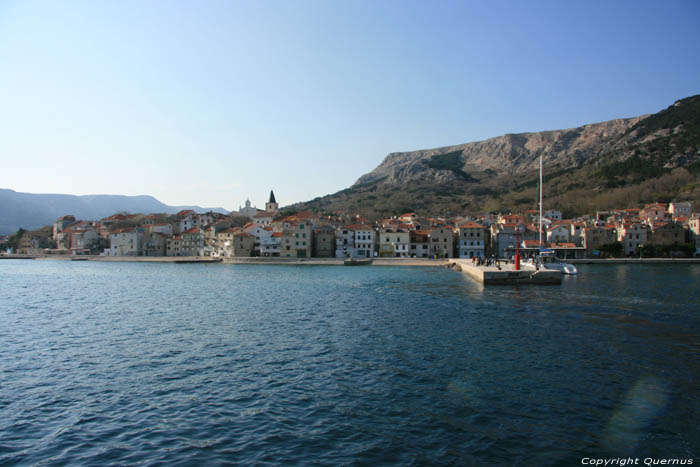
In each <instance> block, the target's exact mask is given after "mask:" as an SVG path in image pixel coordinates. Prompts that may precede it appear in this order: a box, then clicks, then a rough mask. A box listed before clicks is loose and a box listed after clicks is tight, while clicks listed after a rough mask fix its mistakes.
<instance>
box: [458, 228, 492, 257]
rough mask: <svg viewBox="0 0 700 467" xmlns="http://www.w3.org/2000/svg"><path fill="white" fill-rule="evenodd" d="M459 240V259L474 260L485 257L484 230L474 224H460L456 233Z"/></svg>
mask: <svg viewBox="0 0 700 467" xmlns="http://www.w3.org/2000/svg"><path fill="white" fill-rule="evenodd" d="M457 233H458V235H459V240H458V243H457V249H458V250H459V252H458V255H459V257H460V258H474V257H482V258H483V257H484V256H486V244H485V242H486V228H485V227H484V226H483V225H480V224H477V223H476V222H466V223H464V224H461V225H460V226H459V228H458V231H457Z"/></svg>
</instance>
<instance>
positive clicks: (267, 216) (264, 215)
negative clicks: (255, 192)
mask: <svg viewBox="0 0 700 467" xmlns="http://www.w3.org/2000/svg"><path fill="white" fill-rule="evenodd" d="M273 219H274V213H272V212H268V211H260V212H258V213H257V214H255V215H254V216H253V222H255V223H256V224H258V225H262V226H271V225H272V221H273Z"/></svg>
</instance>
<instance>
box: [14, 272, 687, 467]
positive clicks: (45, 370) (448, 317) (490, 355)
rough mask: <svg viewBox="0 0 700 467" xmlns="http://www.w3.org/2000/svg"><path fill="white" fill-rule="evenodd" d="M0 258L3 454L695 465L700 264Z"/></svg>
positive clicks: (178, 460) (73, 459)
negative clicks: (541, 268)
mask: <svg viewBox="0 0 700 467" xmlns="http://www.w3.org/2000/svg"><path fill="white" fill-rule="evenodd" d="M579 270H580V275H579V276H577V277H565V279H564V283H563V284H562V285H561V286H549V287H527V286H520V287H509V286H499V287H488V288H484V287H482V286H481V285H479V284H477V283H475V282H473V281H472V280H471V279H469V278H468V277H467V276H464V275H462V274H459V273H456V272H453V271H451V270H447V269H443V268H410V267H364V268H345V267H342V266H340V267H333V266H270V265H266V266H260V265H223V264H211V265H201V264H167V263H160V264H143V263H101V262H90V261H83V262H69V261H19V260H3V261H0V349H1V353H0V464H3V463H8V464H15V463H18V464H35V463H38V464H41V463H46V464H66V465H68V464H70V465H80V464H90V465H104V464H110V463H112V464H137V463H144V464H149V465H150V464H162V465H166V464H167V465H177V464H182V465H195V464H203V463H210V464H216V463H245V464H249V463H258V462H259V463H274V464H309V463H312V464H348V463H357V464H371V465H378V464H462V465H477V464H510V465H534V464H539V465H557V464H560V465H566V464H573V463H577V464H579V465H580V459H581V457H595V456H607V457H609V456H617V455H621V456H627V455H632V456H638V457H657V458H658V457H663V458H693V457H695V458H696V462H697V461H698V460H697V457H698V452H699V451H700V431H699V430H698V420H700V397H698V396H700V307H698V303H700V287H699V286H698V284H699V283H700V280H699V279H700V266H696V265H618V266H612V265H602V266H601V265H581V266H580V268H579Z"/></svg>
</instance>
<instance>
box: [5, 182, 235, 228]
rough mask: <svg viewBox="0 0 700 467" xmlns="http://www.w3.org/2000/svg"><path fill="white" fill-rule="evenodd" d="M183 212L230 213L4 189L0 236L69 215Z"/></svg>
mask: <svg viewBox="0 0 700 467" xmlns="http://www.w3.org/2000/svg"><path fill="white" fill-rule="evenodd" d="M183 209H193V210H195V211H197V212H206V211H209V210H213V211H216V212H222V213H228V211H226V210H225V209H222V208H212V209H209V208H202V207H199V206H169V205H167V204H164V203H162V202H161V201H159V200H158V199H156V198H155V197H153V196H150V195H136V196H127V195H66V194H60V193H25V192H19V191H15V190H12V189H9V188H0V235H5V234H9V233H12V232H15V231H16V230H17V229H19V228H20V227H22V228H24V229H35V228H39V227H42V226H44V225H50V224H53V222H55V220H56V219H57V218H59V217H60V216H64V215H67V214H71V215H73V216H75V217H76V218H77V219H84V220H88V219H89V220H97V219H101V218H104V217H107V216H110V215H112V214H114V213H116V212H121V211H126V212H132V213H137V212H138V213H144V214H147V213H157V212H162V213H167V214H174V213H177V212H178V211H181V210H183Z"/></svg>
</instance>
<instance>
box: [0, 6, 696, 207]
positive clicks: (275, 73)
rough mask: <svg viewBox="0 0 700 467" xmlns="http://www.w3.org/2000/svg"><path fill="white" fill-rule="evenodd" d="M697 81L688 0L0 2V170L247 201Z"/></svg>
mask: <svg viewBox="0 0 700 467" xmlns="http://www.w3.org/2000/svg"><path fill="white" fill-rule="evenodd" d="M698 93H700V2H698V1H697V0H688V1H673V0H669V1H662V2H660V1H650V2H647V1H612V2H611V1H587V2H562V1H552V2H545V1H528V2H526V1H520V2H515V1H513V2H500V1H488V2H484V1H478V2H468V1H460V2H441V1H436V2H426V1H420V2H409V1H384V0H383V1H350V2H348V1H339V0H338V1H335V0H334V1H331V0H322V1H318V2H315V1H314V2H311V1H297V0H295V1H280V2H276V1H251V2H246V3H238V2H233V1H228V0H226V1H221V2H217V1H207V0H204V1H201V2H194V1H187V2H185V1H180V2H178V1H145V2H144V1H133V2H130V1H119V2H117V1H113V2H108V1H66V2H62V1H46V2H39V1H31V0H17V1H13V0H4V1H0V188H11V189H14V190H17V191H26V192H33V193H71V194H98V193H106V194H126V195H137V194H150V195H153V196H156V197H157V198H158V199H160V200H161V201H163V202H165V203H168V204H175V205H177V204H199V205H202V206H205V207H224V208H226V209H233V208H238V205H239V204H243V202H244V201H245V199H246V197H250V199H251V201H253V203H254V204H257V205H258V207H262V206H263V204H264V202H265V201H266V198H267V195H268V194H269V191H270V189H271V188H273V189H274V190H275V194H276V195H277V199H278V201H279V202H280V203H282V204H283V205H284V204H289V203H292V202H296V201H303V200H308V199H311V198H314V197H316V196H321V195H325V194H328V193H333V192H335V191H337V190H340V189H343V188H346V187H347V186H349V185H351V184H352V183H354V181H355V180H356V179H357V178H358V177H359V176H360V175H362V174H364V173H366V172H369V171H370V170H372V169H373V168H374V167H376V166H377V165H378V164H379V163H380V162H381V161H382V159H383V158H384V156H385V155H386V154H387V153H389V152H394V151H408V150H415V149H423V148H431V147H438V146H446V145H451V144H460V143H465V142H468V141H475V140H481V139H485V138H488V137H492V136H498V135H501V134H504V133H515V132H524V131H540V130H551V129H558V128H569V127H574V126H578V125H581V124H584V123H592V122H597V121H603V120H608V119H612V118H619V117H631V116H636V115H640V114H644V113H653V112H656V111H659V110H661V109H663V108H665V107H667V106H668V105H670V104H672V103H673V101H674V100H676V99H679V98H682V97H687V96H689V95H694V94H698Z"/></svg>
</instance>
